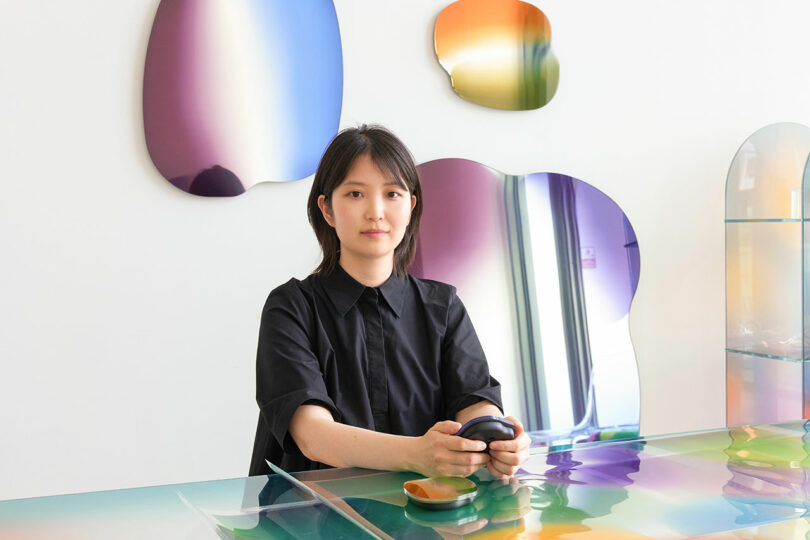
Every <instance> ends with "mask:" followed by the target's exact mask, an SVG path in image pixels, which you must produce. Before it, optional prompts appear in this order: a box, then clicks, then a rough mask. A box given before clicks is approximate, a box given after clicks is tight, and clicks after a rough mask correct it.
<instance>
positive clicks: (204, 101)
mask: <svg viewBox="0 0 810 540" xmlns="http://www.w3.org/2000/svg"><path fill="white" fill-rule="evenodd" d="M342 98H343V61H342V52H341V44H340V32H339V29H338V22H337V15H336V14H335V8H334V6H333V5H332V2H331V0H296V1H295V2H287V1H284V0H204V1H197V0H162V1H161V2H160V5H159V6H158V9H157V13H156V14H155V20H154V23H153V25H152V32H151V35H150V37H149V44H148V48H147V51H146V65H145V69H144V79H143V119H144V132H145V135H146V144H147V148H148V150H149V155H150V156H151V158H152V161H153V162H154V163H155V166H156V167H157V169H158V170H159V171H160V173H161V174H162V175H163V176H164V177H165V178H166V179H167V180H169V181H170V182H171V183H172V184H174V185H175V186H177V187H178V188H180V189H183V190H185V191H187V192H189V193H193V194H195V195H204V196H234V195H239V194H240V193H243V192H244V191H245V190H246V189H248V188H250V187H251V186H252V185H254V184H256V183H258V182H268V181H270V182H285V181H290V180H298V179H300V178H304V177H306V176H309V175H310V174H312V173H314V172H315V168H316V167H317V165H318V161H319V159H320V157H321V154H322V153H323V151H324V149H325V148H326V145H327V144H328V143H329V141H330V140H331V139H332V137H333V136H334V135H335V134H336V133H337V128H338V122H339V120H340V109H341V102H342Z"/></svg>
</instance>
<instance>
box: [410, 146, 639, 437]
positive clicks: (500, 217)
mask: <svg viewBox="0 0 810 540" xmlns="http://www.w3.org/2000/svg"><path fill="white" fill-rule="evenodd" d="M419 174H420V176H421V179H422V189H423V192H424V210H423V214H422V223H421V227H420V235H419V242H418V245H417V252H416V257H415V260H414V264H413V266H412V267H411V273H413V274H414V275H416V276H418V277H424V278H429V279H437V280H440V281H446V282H449V283H452V284H454V285H455V286H456V287H457V288H458V292H459V296H460V297H461V299H462V301H464V303H465V305H466V306H467V308H468V310H469V312H470V316H471V317H472V320H473V323H474V324H475V326H476V330H477V332H478V334H479V337H480V338H481V342H482V344H483V346H484V350H485V352H486V353H487V355H488V356H489V357H497V358H498V359H499V361H500V362H504V361H506V362H508V361H510V360H511V361H513V362H514V363H515V365H514V369H513V370H512V371H513V372H518V373H520V374H521V375H520V378H519V379H515V380H511V381H510V380H502V381H501V382H502V384H503V386H504V391H503V394H504V404H505V406H506V407H507V408H510V405H511V406H514V407H516V409H517V410H519V411H520V413H521V414H522V418H523V419H525V422H524V423H525V424H526V425H527V428H528V429H529V430H531V431H532V432H533V434H532V435H533V439H534V440H535V441H537V442H538V443H547V444H550V445H557V444H564V443H565V442H566V441H568V442H575V441H581V440H588V439H591V440H594V439H607V438H612V437H625V436H635V435H637V433H638V423H639V407H640V400H639V382H638V371H637V366H636V361H635V354H634V351H633V346H632V343H631V341H630V334H629V327H628V314H629V310H630V304H631V302H632V299H633V296H634V294H635V290H636V286H637V284H638V278H639V267H640V259H639V251H638V243H637V241H636V237H635V233H634V231H633V228H632V226H631V225H630V223H629V221H628V220H627V217H626V216H625V214H624V213H623V212H622V210H621V208H619V207H618V205H616V203H615V202H613V201H612V200H611V199H610V198H609V197H607V196H606V195H605V194H604V193H602V192H601V191H599V190H597V189H595V188H594V187H593V186H590V185H589V184H587V183H585V182H582V181H581V180H577V179H576V178H571V177H569V176H565V175H561V174H554V173H537V174H529V175H525V176H512V175H507V174H503V173H501V172H499V171H496V170H494V169H491V168H489V167H487V166H485V165H482V164H480V163H476V162H474V161H469V160H464V159H439V160H436V161H431V162H428V163H424V164H422V165H420V166H419ZM496 376H497V374H496ZM514 396H519V399H518V400H517V401H518V402H517V403H514V402H512V403H511V404H510V403H509V402H510V400H511V399H512V397H514Z"/></svg>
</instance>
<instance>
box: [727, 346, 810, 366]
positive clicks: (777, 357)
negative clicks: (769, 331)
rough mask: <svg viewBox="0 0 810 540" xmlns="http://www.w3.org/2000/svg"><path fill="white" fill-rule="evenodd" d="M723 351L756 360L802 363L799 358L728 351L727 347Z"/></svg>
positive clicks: (734, 350)
mask: <svg viewBox="0 0 810 540" xmlns="http://www.w3.org/2000/svg"><path fill="white" fill-rule="evenodd" d="M724 350H725V351H726V352H727V353H734V354H744V355H747V356H756V357H758V358H769V359H771V360H782V361H784V362H802V359H801V358H788V357H785V356H775V355H773V354H764V353H758V352H754V351H740V350H737V349H729V348H728V347H726V348H725V349H724ZM807 360H808V358H805V359H804V361H807Z"/></svg>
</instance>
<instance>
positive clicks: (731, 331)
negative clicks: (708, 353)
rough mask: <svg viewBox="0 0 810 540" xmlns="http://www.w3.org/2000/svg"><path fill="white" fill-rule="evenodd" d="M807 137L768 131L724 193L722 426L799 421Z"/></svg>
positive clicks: (746, 147)
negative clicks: (724, 321) (724, 368)
mask: <svg viewBox="0 0 810 540" xmlns="http://www.w3.org/2000/svg"><path fill="white" fill-rule="evenodd" d="M808 156H810V128H808V127H807V126H803V125H801V124H795V123H780V124H772V125H769V126H766V127H764V128H762V129H760V130H758V131H756V132H755V133H754V134H752V135H751V136H750V137H749V138H748V139H746V140H745V142H744V143H743V144H742V146H740V149H739V150H738V151H737V154H736V155H735V156H734V159H733V160H732V162H731V166H730V167H729V173H728V180H727V183H726V220H725V227H726V381H727V383H726V390H727V391H726V403H727V407H726V409H727V411H726V412H727V422H728V425H739V424H745V423H752V422H774V421H780V420H786V419H791V418H793V419H795V418H802V417H806V416H807V408H808V405H807V403H806V400H805V397H804V396H805V395H808V394H807V393H806V392H805V391H804V390H805V388H806V386H807V385H808V382H807V379H806V378H805V376H804V372H805V371H806V369H807V367H806V362H807V360H808V358H810V356H808V352H810V351H808V337H809V336H810V332H808V326H807V324H808V317H807V316H806V315H807V312H808V305H810V302H808V298H809V297H808V291H807V289H808V287H807V286H806V284H807V279H808V270H807V269H808V266H807V264H806V263H807V261H808V259H807V257H808V254H807V249H806V245H807V244H806V242H807V236H806V235H805V234H804V229H805V227H807V223H808V218H810V214H808V212H807V208H808V204H810V203H808V194H807V190H806V189H807V188H806V186H805V185H804V178H805V177H806V172H805V171H806V166H807V160H808Z"/></svg>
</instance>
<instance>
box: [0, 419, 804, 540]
mask: <svg viewBox="0 0 810 540" xmlns="http://www.w3.org/2000/svg"><path fill="white" fill-rule="evenodd" d="M416 478H419V477H418V476H417V475H414V474H410V473H391V472H378V471H369V470H363V469H331V470H325V471H313V472H306V473H297V474H295V475H293V479H292V481H290V480H287V479H285V478H284V477H282V476H279V475H271V476H258V477H252V478H246V479H245V478H242V479H234V480H219V481H212V482H200V483H193V484H179V485H174V486H158V487H149V488H141V489H130V490H120V491H108V492H100V493H88V494H80V495H66V496H58V497H44V498H40V499H24V500H16V501H3V502H0V538H4V539H5V538H15V539H20V538H22V539H26V538H28V539H35V538H36V539H40V538H43V539H44V538H91V539H92V538H189V539H190V538H201V539H205V538H211V539H214V538H302V537H305V538H455V537H458V536H460V535H464V537H466V538H478V539H501V538H538V539H539V538H548V539H550V538H569V539H570V538H576V539H579V538H586V539H588V538H599V539H611V538H615V539H634V538H657V539H667V538H673V539H674V538H694V537H706V538H756V537H761V538H786V539H793V538H795V539H800V538H805V534H807V533H808V531H810V435H808V426H807V425H806V424H805V422H804V421H796V422H788V423H784V424H765V425H760V426H743V427H740V428H733V429H721V430H713V431H707V432H698V433H690V434H682V435H671V436H663V437H651V438H645V439H638V440H633V441H617V442H601V443H591V444H587V445H583V446H581V447H578V448H576V449H573V450H566V451H560V452H551V453H536V454H534V455H533V456H532V458H531V459H530V460H529V461H528V462H527V463H526V464H525V466H524V467H523V469H522V470H521V471H520V473H519V475H518V476H517V477H516V478H514V479H513V480H511V481H509V482H503V481H499V480H492V479H491V478H483V477H479V476H473V477H471V479H472V480H473V481H474V482H475V483H476V484H477V487H478V493H479V494H478V496H477V497H476V498H475V500H474V501H473V503H472V504H470V505H467V506H465V507H462V508H457V509H452V510H446V511H431V510H426V509H423V508H419V507H415V506H413V505H412V504H410V503H409V502H408V500H407V497H406V496H405V494H404V493H403V488H402V486H403V483H404V482H406V481H408V480H413V479H416ZM755 534H756V535H760V536H754V535H755Z"/></svg>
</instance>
